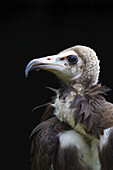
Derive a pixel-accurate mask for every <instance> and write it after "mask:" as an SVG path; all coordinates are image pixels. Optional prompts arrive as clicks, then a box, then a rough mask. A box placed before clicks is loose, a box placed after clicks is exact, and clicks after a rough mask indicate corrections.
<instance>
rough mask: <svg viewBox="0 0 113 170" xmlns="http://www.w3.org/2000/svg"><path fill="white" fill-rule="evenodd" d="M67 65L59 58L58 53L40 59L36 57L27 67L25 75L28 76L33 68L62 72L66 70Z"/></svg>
mask: <svg viewBox="0 0 113 170" xmlns="http://www.w3.org/2000/svg"><path fill="white" fill-rule="evenodd" d="M64 68H65V66H64V64H63V63H62V64H61V62H60V61H59V60H58V55H53V56H48V57H43V58H39V59H34V60H31V61H30V62H29V63H28V65H27V67H26V69H25V75H26V77H27V76H28V73H29V72H30V71H31V70H37V71H38V70H40V69H43V70H48V71H51V72H53V73H56V72H62V71H63V70H64Z"/></svg>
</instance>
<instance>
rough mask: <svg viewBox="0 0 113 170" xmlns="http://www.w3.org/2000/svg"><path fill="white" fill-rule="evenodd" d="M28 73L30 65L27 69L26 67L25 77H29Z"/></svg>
mask: <svg viewBox="0 0 113 170" xmlns="http://www.w3.org/2000/svg"><path fill="white" fill-rule="evenodd" d="M28 74H29V69H28V67H26V69H25V77H26V78H27V77H28Z"/></svg>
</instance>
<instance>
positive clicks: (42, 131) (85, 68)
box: [25, 45, 113, 170]
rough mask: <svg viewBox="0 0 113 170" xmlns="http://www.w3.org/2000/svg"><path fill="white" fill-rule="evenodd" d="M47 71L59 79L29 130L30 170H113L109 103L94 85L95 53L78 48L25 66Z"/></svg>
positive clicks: (102, 89) (112, 107) (112, 124)
mask: <svg viewBox="0 0 113 170" xmlns="http://www.w3.org/2000/svg"><path fill="white" fill-rule="evenodd" d="M41 69H42V70H47V71H50V72H52V73H54V74H55V75H56V76H57V77H58V78H59V79H60V80H61V82H62V83H61V87H60V89H58V90H55V89H53V88H50V89H51V90H53V91H54V92H55V93H56V97H55V98H54V100H53V101H52V102H51V103H49V104H48V106H47V108H46V111H45V113H44V114H43V116H42V119H41V123H40V124H39V125H37V126H36V128H35V129H34V130H33V131H32V133H31V135H30V137H31V138H32V145H31V169H32V170H113V104H112V103H110V102H107V101H106V99H105V95H106V93H107V92H108V91H109V90H110V89H109V88H107V87H105V86H102V85H101V84H99V83H98V79H99V72H100V66H99V60H98V57H97V55H96V53H95V52H94V50H93V49H91V48H89V47H86V46H81V45H76V46H74V47H71V48H68V49H66V50H63V51H61V52H60V53H58V54H57V55H51V56H47V57H43V58H38V59H33V60H32V61H30V62H29V63H28V65H27V67H26V70H25V74H26V77H27V76H28V74H29V71H31V70H37V71H38V70H41Z"/></svg>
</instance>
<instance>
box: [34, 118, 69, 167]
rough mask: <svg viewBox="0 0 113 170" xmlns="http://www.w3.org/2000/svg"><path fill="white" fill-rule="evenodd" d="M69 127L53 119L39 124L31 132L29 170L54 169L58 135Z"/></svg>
mask: <svg viewBox="0 0 113 170" xmlns="http://www.w3.org/2000/svg"><path fill="white" fill-rule="evenodd" d="M69 129H71V127H69V126H68V125H66V124H64V123H61V122H60V121H58V120H57V118H55V117H53V118H51V119H48V120H46V121H44V122H42V123H40V124H39V125H38V126H37V127H36V128H35V129H34V130H33V132H32V134H31V136H33V140H32V146H31V169H32V170H49V169H50V170H51V169H53V168H54V167H55V164H56V157H57V150H58V147H59V136H58V134H59V133H62V132H63V131H66V130H69Z"/></svg>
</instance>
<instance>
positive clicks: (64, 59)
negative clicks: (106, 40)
mask: <svg viewBox="0 0 113 170" xmlns="http://www.w3.org/2000/svg"><path fill="white" fill-rule="evenodd" d="M40 69H43V70H48V71H50V72H52V73H54V74H55V75H56V76H57V77H58V78H59V79H60V80H61V81H62V82H64V83H71V84H76V83H78V84H81V85H83V86H85V85H86V84H87V83H88V82H90V86H93V85H96V84H97V82H98V76H99V60H98V58H97V56H96V53H95V52H94V50H92V49H91V48H89V47H85V46H80V45H77V46H74V47H71V48H68V49H66V50H64V51H62V52H60V53H58V54H57V55H52V56H47V57H43V58H38V59H34V60H32V61H30V62H29V63H28V65H27V67H26V70H25V74H26V77H27V76H28V73H29V71H31V70H40Z"/></svg>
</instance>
